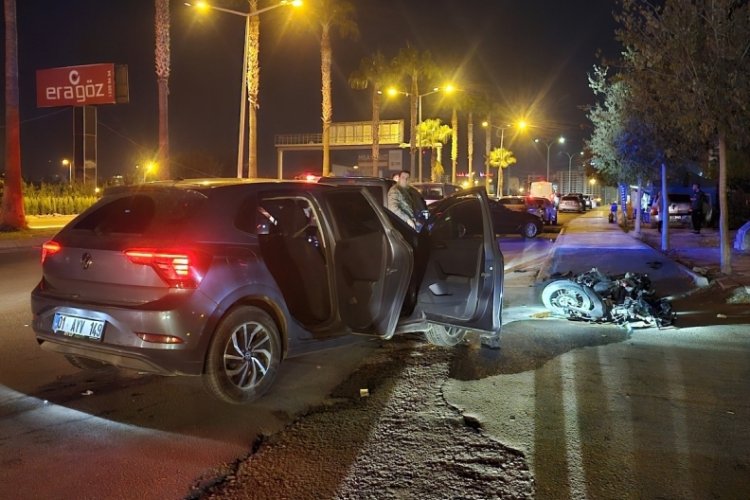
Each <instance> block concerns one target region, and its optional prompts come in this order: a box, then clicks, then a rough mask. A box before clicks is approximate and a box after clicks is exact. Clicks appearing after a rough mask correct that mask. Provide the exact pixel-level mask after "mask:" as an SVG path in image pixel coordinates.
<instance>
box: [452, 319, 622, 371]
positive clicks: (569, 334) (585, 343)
mask: <svg viewBox="0 0 750 500" xmlns="http://www.w3.org/2000/svg"><path fill="white" fill-rule="evenodd" d="M512 325H513V326H512V327H511V326H510V325H508V327H507V328H505V329H504V330H503V333H502V335H501V338H500V347H499V349H490V348H487V347H479V346H478V345H477V344H464V345H461V346H457V347H456V348H455V353H454V356H453V359H452V360H451V365H450V373H449V376H450V377H451V378H453V379H456V380H463V381H468V380H480V379H483V378H486V377H491V376H493V375H502V374H511V373H521V372H526V371H530V370H536V369H538V368H540V367H541V366H542V365H544V364H545V363H547V362H548V361H550V360H552V359H554V358H556V357H558V356H560V355H562V354H565V353H566V352H568V351H572V350H573V349H580V348H582V347H594V346H601V345H606V344H613V343H617V342H623V341H625V340H627V339H628V338H629V334H628V332H627V330H625V329H624V328H620V327H617V326H609V325H593V324H588V323H582V322H581V323H579V322H571V321H567V320H561V321H557V320H550V321H539V320H527V321H515V322H513V323H512Z"/></svg>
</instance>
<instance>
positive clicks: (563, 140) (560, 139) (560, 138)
mask: <svg viewBox="0 0 750 500" xmlns="http://www.w3.org/2000/svg"><path fill="white" fill-rule="evenodd" d="M557 142H559V143H560V144H565V137H563V136H560V137H559V138H558V139H557Z"/></svg>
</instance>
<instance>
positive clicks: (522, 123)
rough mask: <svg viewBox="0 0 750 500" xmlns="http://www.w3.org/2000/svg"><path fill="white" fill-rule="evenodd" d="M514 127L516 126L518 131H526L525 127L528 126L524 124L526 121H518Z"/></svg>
mask: <svg viewBox="0 0 750 500" xmlns="http://www.w3.org/2000/svg"><path fill="white" fill-rule="evenodd" d="M516 125H517V126H518V129H519V130H524V129H526V127H528V126H529V124H528V123H526V120H519V121H518V123H517V124H516Z"/></svg>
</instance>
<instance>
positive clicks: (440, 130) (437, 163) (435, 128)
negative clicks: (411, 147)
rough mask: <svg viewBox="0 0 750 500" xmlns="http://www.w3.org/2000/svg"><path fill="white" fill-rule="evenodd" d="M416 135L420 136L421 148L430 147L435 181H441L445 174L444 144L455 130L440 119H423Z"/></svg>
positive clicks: (432, 172) (419, 144) (431, 169)
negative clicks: (442, 159) (443, 160)
mask: <svg viewBox="0 0 750 500" xmlns="http://www.w3.org/2000/svg"><path fill="white" fill-rule="evenodd" d="M417 129H418V130H417V134H416V136H417V137H418V138H419V143H418V146H419V147H420V148H430V150H431V151H432V152H431V154H430V160H431V161H430V164H431V168H430V172H431V174H432V175H431V177H432V180H433V181H434V182H438V181H440V178H441V177H442V176H443V172H444V169H443V164H442V161H441V158H442V148H443V144H445V143H446V142H448V139H450V138H451V135H452V134H453V131H452V130H451V128H450V127H449V126H448V125H443V124H442V122H441V121H440V119H437V118H436V119H428V120H425V121H423V122H422V123H420V124H419V126H418V127H417Z"/></svg>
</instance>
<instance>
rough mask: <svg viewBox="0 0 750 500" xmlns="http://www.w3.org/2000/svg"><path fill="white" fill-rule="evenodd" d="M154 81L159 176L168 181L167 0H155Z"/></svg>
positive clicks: (168, 66)
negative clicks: (157, 127)
mask: <svg viewBox="0 0 750 500" xmlns="http://www.w3.org/2000/svg"><path fill="white" fill-rule="evenodd" d="M155 9H156V16H155V19H154V24H155V33H156V51H155V59H156V81H157V84H158V86H159V160H158V163H159V176H160V177H161V178H162V179H169V177H170V175H169V112H168V109H169V69H170V62H169V23H170V21H169V0H155Z"/></svg>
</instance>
